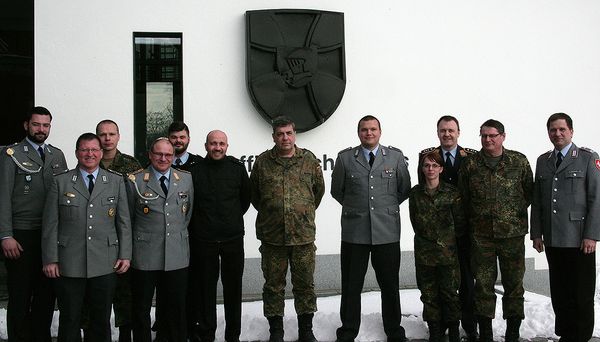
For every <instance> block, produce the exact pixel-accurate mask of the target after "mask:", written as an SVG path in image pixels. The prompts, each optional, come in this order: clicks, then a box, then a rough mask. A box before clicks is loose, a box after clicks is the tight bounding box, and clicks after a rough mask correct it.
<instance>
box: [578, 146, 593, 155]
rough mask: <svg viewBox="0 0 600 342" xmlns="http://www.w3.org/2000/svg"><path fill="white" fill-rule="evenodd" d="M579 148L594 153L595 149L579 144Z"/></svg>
mask: <svg viewBox="0 0 600 342" xmlns="http://www.w3.org/2000/svg"><path fill="white" fill-rule="evenodd" d="M579 149H580V150H582V151H585V152H588V153H596V151H594V150H592V149H591V148H589V147H583V146H581V147H579Z"/></svg>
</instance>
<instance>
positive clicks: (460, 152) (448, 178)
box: [417, 145, 477, 185]
mask: <svg viewBox="0 0 600 342" xmlns="http://www.w3.org/2000/svg"><path fill="white" fill-rule="evenodd" d="M432 151H435V152H437V153H439V155H440V156H441V157H442V160H446V156H445V155H444V150H443V149H442V147H441V146H438V147H430V148H426V149H424V150H423V151H421V152H419V164H418V165H417V175H419V184H425V176H424V175H423V172H422V171H421V165H422V163H423V157H424V156H425V155H426V154H427V153H429V152H432ZM475 152H477V151H475V150H473V149H471V148H463V147H461V146H460V145H459V146H457V148H456V158H455V160H454V164H453V165H452V167H451V168H447V167H446V166H445V165H441V166H443V167H444V171H442V174H441V175H440V179H441V180H443V181H444V182H446V183H449V184H452V185H457V184H458V170H459V169H460V164H461V163H462V161H463V160H464V159H465V158H466V157H467V156H468V155H471V154H473V153H475Z"/></svg>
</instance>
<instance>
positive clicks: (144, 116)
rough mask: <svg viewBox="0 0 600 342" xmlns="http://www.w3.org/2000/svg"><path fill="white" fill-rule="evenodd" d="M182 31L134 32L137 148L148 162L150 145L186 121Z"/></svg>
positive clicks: (136, 150)
mask: <svg viewBox="0 0 600 342" xmlns="http://www.w3.org/2000/svg"><path fill="white" fill-rule="evenodd" d="M182 52H183V49H182V34H181V33H150V32H134V33H133V53H134V87H133V88H134V108H133V110H134V137H135V138H134V151H135V157H136V158H137V159H138V160H139V161H140V163H142V165H146V164H147V163H148V153H147V151H148V146H150V143H151V142H152V141H153V140H154V139H156V138H158V137H161V136H166V135H167V129H168V127H169V125H170V124H171V123H172V122H173V121H178V120H183V78H182V69H183V67H182V66H183V61H182Z"/></svg>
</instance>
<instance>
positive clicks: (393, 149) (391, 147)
mask: <svg viewBox="0 0 600 342" xmlns="http://www.w3.org/2000/svg"><path fill="white" fill-rule="evenodd" d="M388 148H389V149H390V150H392V151H396V152H400V153H402V150H401V149H399V148H397V147H394V146H392V145H389V146H388Z"/></svg>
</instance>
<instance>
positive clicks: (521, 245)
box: [471, 236, 525, 319]
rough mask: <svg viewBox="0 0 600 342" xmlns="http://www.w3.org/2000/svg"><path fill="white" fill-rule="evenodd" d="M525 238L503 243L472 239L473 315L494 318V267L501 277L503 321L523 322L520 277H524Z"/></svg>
mask: <svg viewBox="0 0 600 342" xmlns="http://www.w3.org/2000/svg"><path fill="white" fill-rule="evenodd" d="M524 239H525V237H524V236H517V237H511V238H505V239H496V238H488V237H481V236H473V250H472V253H473V254H472V259H471V262H472V264H473V265H472V266H473V273H474V275H475V313H476V314H477V315H479V316H484V317H489V318H494V316H495V311H496V294H495V293H494V284H495V283H496V279H497V278H498V267H497V264H496V260H498V264H499V265H500V272H501V274H502V286H503V287H504V295H503V296H502V312H503V317H504V318H505V319H507V318H521V319H523V318H525V314H524V311H523V293H524V292H525V290H524V289H523V275H524V274H525V241H524Z"/></svg>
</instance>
